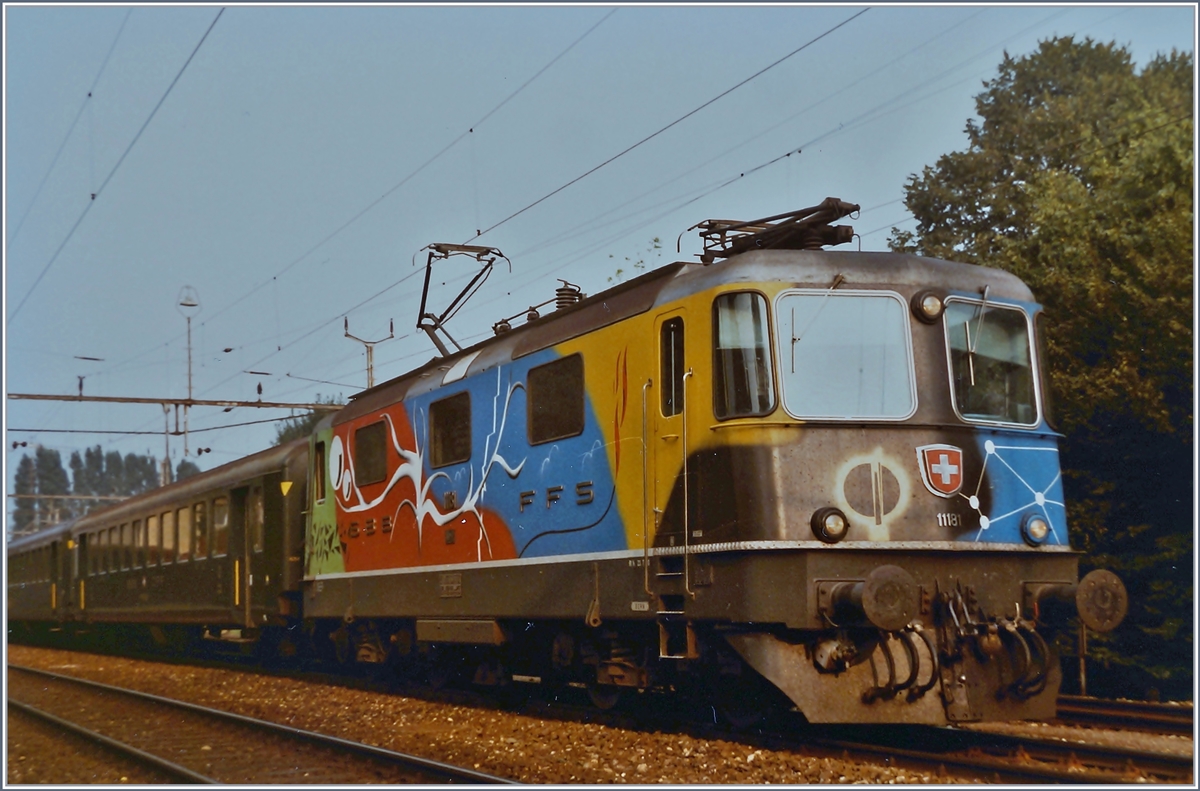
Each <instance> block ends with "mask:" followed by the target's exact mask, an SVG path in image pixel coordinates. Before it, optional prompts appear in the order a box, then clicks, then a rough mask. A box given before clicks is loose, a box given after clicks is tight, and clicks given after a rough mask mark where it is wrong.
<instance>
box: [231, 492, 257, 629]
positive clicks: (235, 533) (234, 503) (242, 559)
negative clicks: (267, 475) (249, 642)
mask: <svg viewBox="0 0 1200 791" xmlns="http://www.w3.org/2000/svg"><path fill="white" fill-rule="evenodd" d="M249 495H250V487H248V486H246V487H242V488H241V489H234V490H233V491H231V492H230V493H229V558H230V560H231V562H232V564H233V577H232V578H231V579H232V581H233V584H232V585H231V586H230V587H231V588H232V589H233V590H232V593H233V606H234V609H235V610H236V611H237V612H238V614H239V617H240V619H241V622H242V626H244V627H246V628H250V627H252V626H253V625H254V622H253V620H252V618H251V615H250V585H251V581H252V579H253V574H254V570H253V569H252V568H251V555H250V543H249V542H250V536H249V533H248V531H247V529H246V504H247V502H246V501H247V500H248V499H249Z"/></svg>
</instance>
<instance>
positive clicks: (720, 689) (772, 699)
mask: <svg viewBox="0 0 1200 791" xmlns="http://www.w3.org/2000/svg"><path fill="white" fill-rule="evenodd" d="M712 695H713V706H714V707H715V708H716V710H717V712H718V713H719V714H720V715H721V718H722V719H723V720H725V722H727V723H728V724H729V725H730V726H731V727H732V728H733V729H734V730H739V731H740V730H746V729H748V728H752V727H754V726H755V725H757V724H758V723H759V722H761V721H762V720H763V719H764V718H766V717H767V715H768V714H770V713H771V712H773V711H774V710H775V708H776V700H777V696H776V695H775V694H774V690H773V689H772V688H771V687H770V686H769V685H768V684H767V682H766V681H765V680H763V678H762V676H760V675H758V673H755V672H754V671H753V670H751V669H750V668H749V667H746V666H743V667H742V672H741V673H736V674H734V673H728V674H722V675H721V676H720V677H719V679H718V681H717V683H716V684H715V685H714V686H713V693H712Z"/></svg>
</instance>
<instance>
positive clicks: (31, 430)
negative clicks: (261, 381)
mask: <svg viewBox="0 0 1200 791" xmlns="http://www.w3.org/2000/svg"><path fill="white" fill-rule="evenodd" d="M297 417H300V416H299V415H284V416H283V417H268V418H263V419H262V420H247V421H245V422H244V423H227V424H225V425H223V426H209V427H207V428H192V429H188V433H189V434H199V433H200V432H201V431H220V430H222V429H227V428H240V427H241V426H254V425H257V424H259V423H278V422H279V421H281V420H295V419H296V418H297ZM5 430H6V431H13V432H18V433H22V434H24V433H34V434H121V435H124V436H135V435H141V434H149V435H151V436H158V437H161V436H162V435H163V432H162V431H143V430H140V429H133V430H129V431H122V430H119V429H111V430H97V429H88V428H10V429H5ZM168 433H170V434H171V435H172V436H176V435H182V434H183V432H182V431H179V432H168Z"/></svg>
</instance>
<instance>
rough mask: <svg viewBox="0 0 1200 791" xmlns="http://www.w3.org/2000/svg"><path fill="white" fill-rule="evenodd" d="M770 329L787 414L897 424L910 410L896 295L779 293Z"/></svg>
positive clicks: (906, 344)
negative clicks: (773, 325) (775, 343)
mask: <svg viewBox="0 0 1200 791" xmlns="http://www.w3.org/2000/svg"><path fill="white" fill-rule="evenodd" d="M775 323H776V327H777V333H776V337H777V338H778V346H779V367H780V371H779V378H780V381H781V382H782V384H783V405H784V408H785V409H787V411H788V414H790V415H792V416H793V417H797V418H810V419H825V420H904V419H905V418H908V417H910V416H911V415H912V414H913V412H915V411H916V408H917V389H916V379H915V375H914V373H913V355H912V340H911V337H910V335H909V323H908V305H907V303H905V302H904V300H902V299H901V298H900V296H899V295H898V294H894V293H892V292H881V291H850V290H838V291H835V290H833V289H811V290H809V289H803V290H800V289H797V290H794V291H785V292H784V293H782V294H780V296H779V297H778V299H777V300H776V303H775Z"/></svg>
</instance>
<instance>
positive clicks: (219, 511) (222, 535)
mask: <svg viewBox="0 0 1200 791" xmlns="http://www.w3.org/2000/svg"><path fill="white" fill-rule="evenodd" d="M212 519H213V557H214V558H220V557H225V556H226V555H228V554H229V498H227V497H218V498H216V499H215V500H213V509H212Z"/></svg>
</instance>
